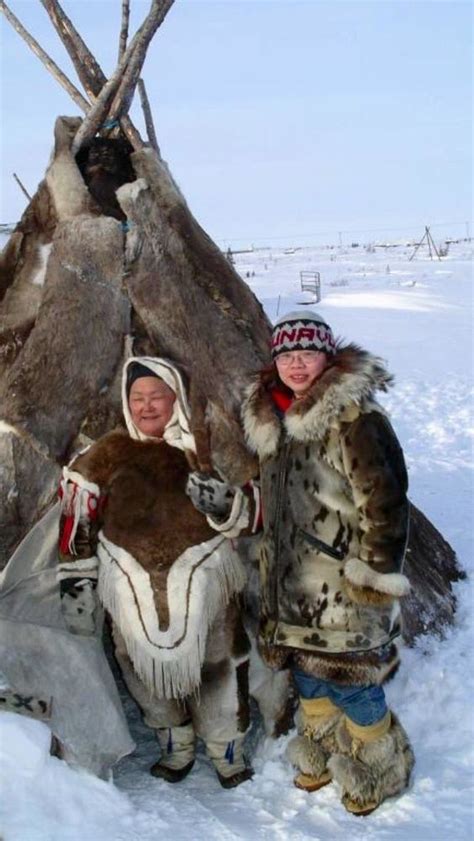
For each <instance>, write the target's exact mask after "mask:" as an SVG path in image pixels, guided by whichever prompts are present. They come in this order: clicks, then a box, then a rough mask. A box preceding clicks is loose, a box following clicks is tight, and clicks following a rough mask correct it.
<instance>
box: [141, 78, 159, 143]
mask: <svg viewBox="0 0 474 841" xmlns="http://www.w3.org/2000/svg"><path fill="white" fill-rule="evenodd" d="M138 93H139V95H140V103H141V106H142V111H143V116H144V118H145V126H146V133H147V135H148V140H149V141H150V145H151V146H152V147H153V149H154V150H155V152H156V153H157V155H158V157H160V158H161V153H160V147H159V146H158V140H157V137H156V132H155V125H154V122H153V114H152V112H151V108H150V100H149V99H148V95H147V92H146V87H145V82H144V81H143V79H139V80H138Z"/></svg>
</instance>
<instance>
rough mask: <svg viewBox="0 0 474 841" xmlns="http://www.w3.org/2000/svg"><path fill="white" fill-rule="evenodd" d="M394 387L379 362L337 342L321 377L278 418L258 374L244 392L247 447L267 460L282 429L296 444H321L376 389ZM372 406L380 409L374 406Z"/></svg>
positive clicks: (356, 348) (382, 389) (275, 446)
mask: <svg viewBox="0 0 474 841" xmlns="http://www.w3.org/2000/svg"><path fill="white" fill-rule="evenodd" d="M392 383H393V378H392V376H391V374H389V373H388V371H387V370H386V369H385V366H384V364H383V362H382V360H381V359H380V358H378V357H376V356H373V355H372V354H370V353H368V352H367V351H365V350H362V349H361V348H360V347H358V346H357V345H354V344H350V345H345V346H342V345H340V344H338V346H337V348H336V354H335V355H334V357H333V358H332V359H331V361H330V363H329V366H328V367H327V368H326V370H325V371H324V372H323V374H322V376H321V377H320V378H319V379H318V380H316V382H315V383H314V385H313V386H312V388H311V389H310V391H309V392H308V394H307V395H306V396H305V397H304V398H303V399H302V400H298V401H295V402H294V403H293V404H292V406H291V407H290V408H289V409H288V411H287V412H286V414H285V416H284V418H283V419H282V420H280V418H279V417H278V415H277V413H276V411H275V405H274V403H273V400H272V397H271V393H270V390H269V387H268V385H267V384H266V383H265V381H264V379H263V378H262V377H261V376H259V377H258V378H257V380H255V381H254V382H253V383H252V384H251V385H250V386H249V388H248V389H247V392H246V396H245V400H244V404H243V410H242V417H243V423H244V429H245V434H246V438H247V441H248V444H249V446H250V448H251V449H252V450H253V451H254V452H256V453H258V455H259V457H260V458H265V457H267V456H270V455H273V454H274V453H275V451H276V450H277V447H278V443H279V440H280V435H281V433H282V431H283V430H285V431H286V433H287V435H288V436H289V437H290V438H293V439H295V440H297V441H303V442H310V441H317V440H322V439H323V438H324V436H325V435H326V433H327V431H328V429H329V428H330V427H331V426H332V425H334V423H335V422H336V420H340V419H341V416H342V415H344V414H347V415H348V419H349V416H350V412H351V410H357V409H359V408H361V407H362V406H364V407H367V405H368V404H370V402H371V401H373V400H374V393H375V392H376V391H386V390H387V389H388V388H389V386H390V385H392ZM373 407H374V408H378V409H379V411H380V407H378V406H377V404H375V402H374V403H373Z"/></svg>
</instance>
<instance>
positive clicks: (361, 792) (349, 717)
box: [215, 310, 414, 815]
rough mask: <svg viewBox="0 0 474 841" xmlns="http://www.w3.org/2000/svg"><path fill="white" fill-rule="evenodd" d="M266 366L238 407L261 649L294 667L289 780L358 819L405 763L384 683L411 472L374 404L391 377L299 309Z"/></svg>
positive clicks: (397, 786) (400, 775)
mask: <svg viewBox="0 0 474 841" xmlns="http://www.w3.org/2000/svg"><path fill="white" fill-rule="evenodd" d="M272 359H273V362H272V365H271V367H270V368H269V369H267V370H265V371H264V372H263V373H262V374H261V375H260V376H259V377H258V378H257V380H256V381H255V382H254V383H253V384H252V385H251V387H250V388H249V390H248V393H247V397H246V400H245V403H244V408H243V421H244V426H245V432H246V436H247V440H248V443H249V445H250V447H251V448H252V449H253V451H255V452H256V453H257V454H258V456H259V460H260V485H261V498H262V509H263V536H262V543H261V554H260V589H261V595H260V598H261V608H260V611H261V615H260V643H261V650H262V652H263V654H264V656H265V658H266V660H267V662H268V663H269V664H270V665H273V666H274V667H277V668H281V667H284V666H287V667H288V666H289V667H290V668H291V670H292V673H293V677H294V681H295V684H296V687H297V690H298V693H299V697H300V710H299V718H300V735H299V736H297V737H296V739H295V740H294V741H293V742H292V743H290V747H289V756H290V759H291V760H292V762H293V764H294V765H295V766H296V767H297V769H298V773H297V776H296V777H295V784H296V785H297V786H298V787H299V788H302V789H305V790H307V791H315V790H316V789H319V788H321V786H323V785H326V784H327V783H329V782H331V780H335V781H336V782H338V783H339V785H340V786H341V787H342V791H343V798H342V802H343V804H344V806H345V807H346V809H347V810H348V811H350V812H352V813H355V814H362V815H364V814H368V813H369V812H371V811H373V809H375V808H376V807H377V806H378V805H379V804H380V803H381V802H382V801H383V800H384V799H385V798H386V797H388V796H390V795H394V794H397V793H398V792H400V791H401V790H403V789H404V788H405V787H406V786H407V784H408V781H409V777H410V772H411V769H412V766H413V762H414V759H413V754H412V751H411V748H410V745H409V742H408V739H407V736H406V734H405V732H404V730H403V728H402V727H401V725H400V723H399V722H398V720H397V718H396V716H395V714H394V713H393V712H391V711H390V710H389V709H388V708H387V704H386V701H385V696H384V691H383V688H382V686H381V684H382V683H383V681H384V680H386V679H387V678H388V677H389V676H390V675H392V674H393V673H394V671H395V669H396V667H397V663H398V657H397V649H396V646H395V644H394V642H393V641H394V639H395V638H396V637H397V636H398V635H399V633H400V610H399V601H398V600H399V598H401V597H403V596H404V595H405V594H406V593H407V592H408V590H409V582H408V580H407V579H406V577H405V576H404V575H403V572H402V565H403V559H404V553H405V547H406V543H407V534H408V517H409V506H408V501H407V496H406V491H407V474H406V469H405V464H404V459H403V453H402V450H401V448H400V445H399V443H398V441H397V438H396V436H395V433H394V431H393V429H392V427H391V425H390V422H389V420H388V418H387V415H386V413H385V412H384V410H383V409H382V408H381V406H379V405H378V403H376V401H375V398H374V394H375V392H376V391H378V390H382V391H385V390H386V389H387V387H388V386H389V385H390V384H391V380H392V378H391V376H390V375H389V374H388V373H387V371H386V370H385V368H384V367H383V364H382V362H381V360H380V359H378V358H375V357H374V356H372V355H371V354H369V353H367V352H366V351H363V350H361V349H360V348H358V347H357V346H355V345H347V346H343V345H342V344H337V343H336V342H335V341H334V338H333V334H332V332H331V329H330V327H329V326H328V325H327V324H326V323H325V322H324V320H323V319H322V318H321V317H320V316H319V315H318V314H317V313H314V312H309V311H307V310H305V311H303V312H292V313H289V314H287V315H286V316H283V317H282V318H280V320H279V321H278V322H277V324H276V325H275V327H274V329H273V333H272ZM215 527H216V528H221V530H224V529H225V526H223V525H219V524H218V523H215Z"/></svg>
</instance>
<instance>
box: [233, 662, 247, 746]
mask: <svg viewBox="0 0 474 841" xmlns="http://www.w3.org/2000/svg"><path fill="white" fill-rule="evenodd" d="M235 674H236V678H237V702H238V710H237V722H238V724H237V726H238V729H239V730H240V732H241V733H246V732H247V730H248V728H249V727H250V708H249V661H248V660H245V662H244V663H240V664H239V665H238V666H237V668H236V670H235Z"/></svg>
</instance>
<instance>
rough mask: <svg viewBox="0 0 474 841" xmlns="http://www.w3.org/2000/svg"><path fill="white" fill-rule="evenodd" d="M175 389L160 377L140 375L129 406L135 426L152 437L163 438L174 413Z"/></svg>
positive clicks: (130, 396)
mask: <svg viewBox="0 0 474 841" xmlns="http://www.w3.org/2000/svg"><path fill="white" fill-rule="evenodd" d="M175 400H176V395H175V393H174V391H173V390H172V389H171V388H170V387H169V386H167V385H166V383H165V382H163V380H160V379H158V377H140V378H139V379H138V380H135V382H134V383H133V384H132V387H131V389H130V394H129V396H128V407H129V409H130V415H131V417H132V420H133V422H134V424H135V426H136V427H137V428H138V429H139V430H140V432H143V434H144V435H149V436H150V437H151V438H162V437H163V432H164V430H165V426H166V424H167V423H168V421H169V420H171V416H172V414H173V406H174V401H175Z"/></svg>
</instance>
